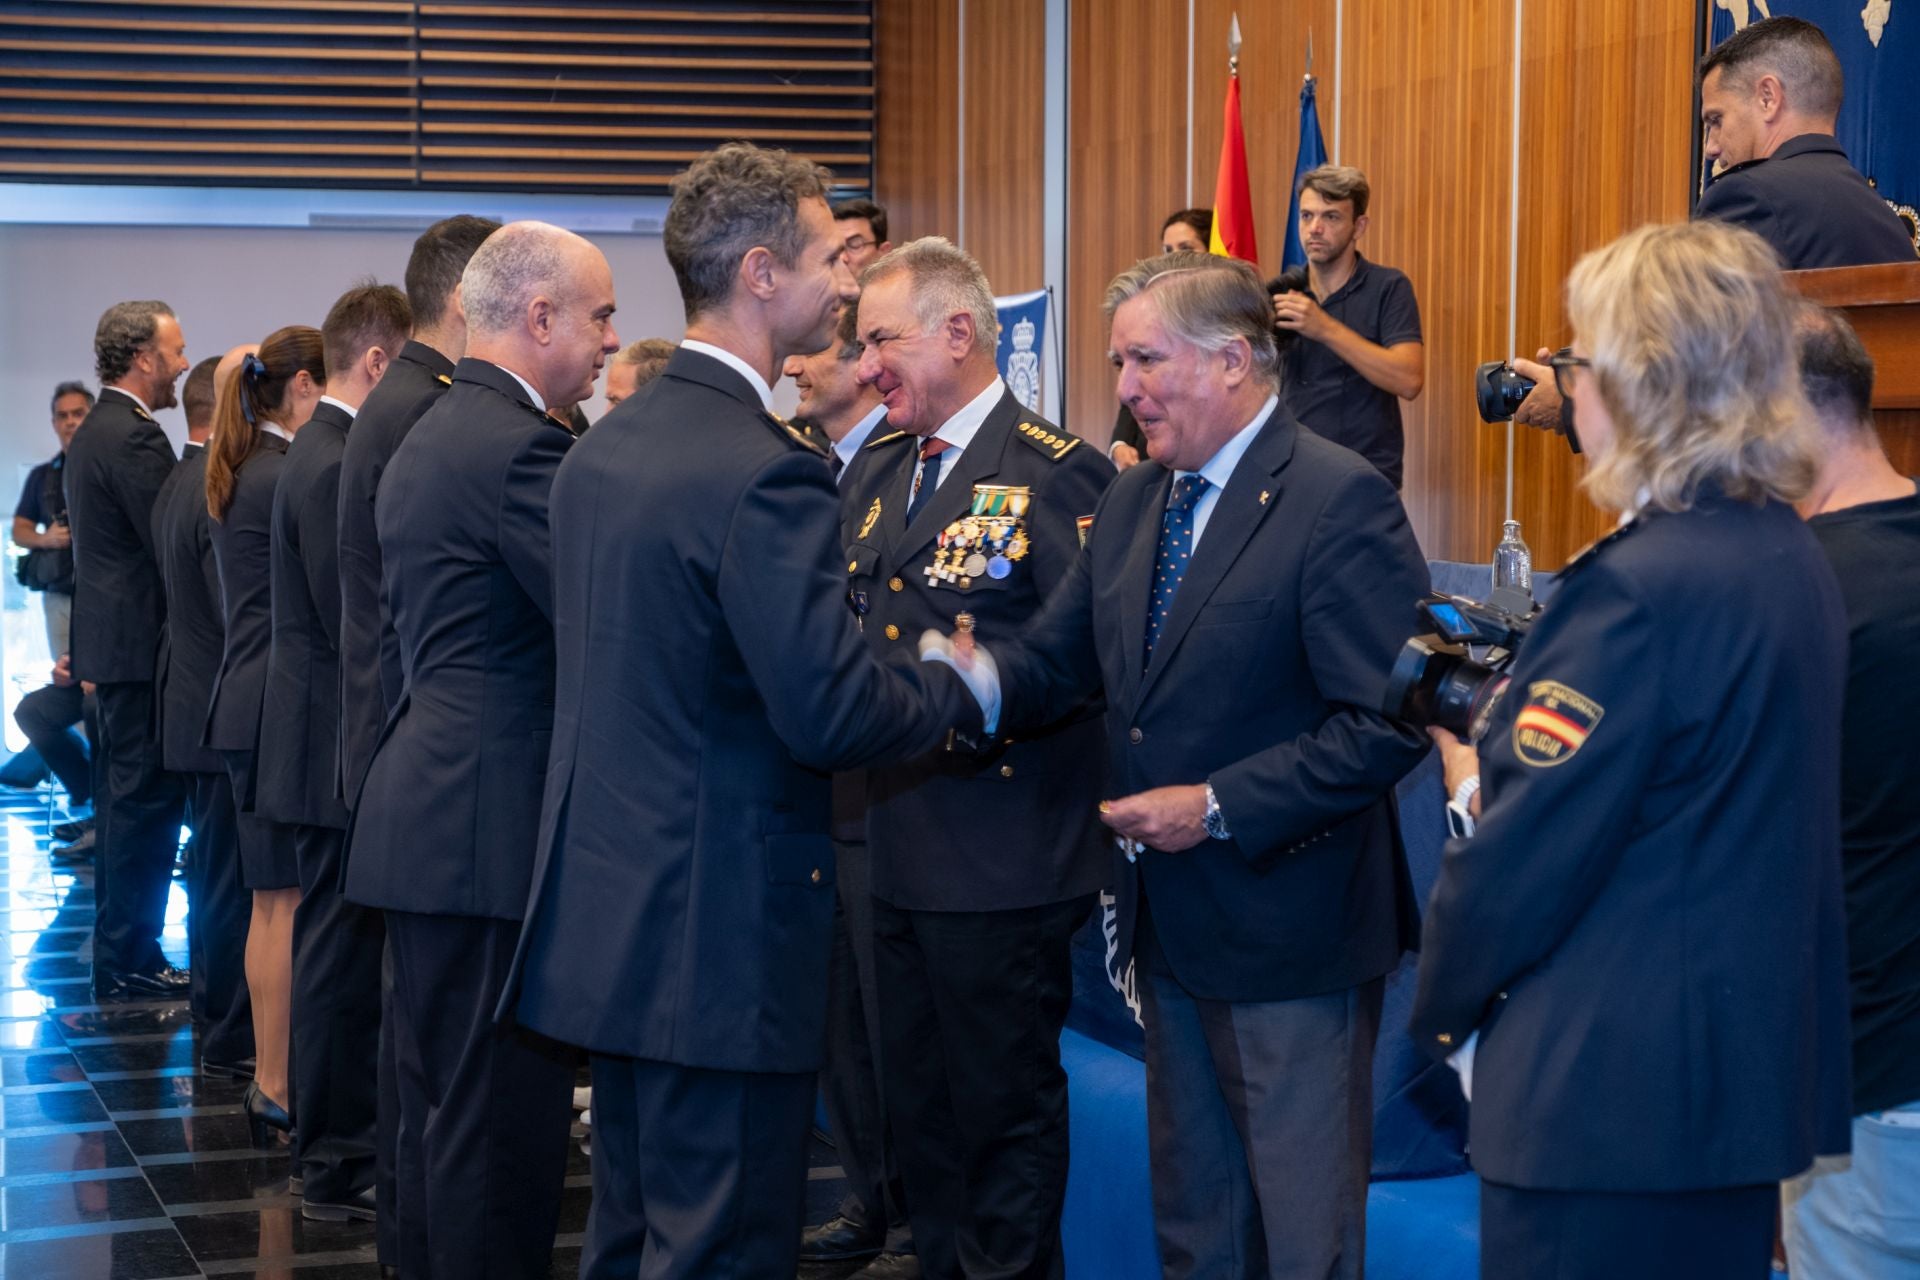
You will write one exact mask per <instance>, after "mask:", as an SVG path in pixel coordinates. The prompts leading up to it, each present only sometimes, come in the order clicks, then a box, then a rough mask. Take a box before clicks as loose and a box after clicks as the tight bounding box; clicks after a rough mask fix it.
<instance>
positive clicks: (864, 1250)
mask: <svg viewBox="0 0 1920 1280" xmlns="http://www.w3.org/2000/svg"><path fill="white" fill-rule="evenodd" d="M886 1236H887V1233H886V1231H885V1229H884V1228H883V1229H881V1230H879V1231H876V1230H874V1229H873V1228H872V1227H869V1226H867V1225H866V1224H865V1223H861V1222H855V1221H854V1220H853V1219H851V1218H848V1217H845V1216H835V1217H832V1218H828V1219H827V1220H826V1221H825V1222H823V1223H821V1224H820V1225H819V1226H817V1227H808V1228H807V1229H806V1231H805V1232H803V1233H802V1234H801V1236H800V1261H802V1262H852V1261H854V1260H855V1259H858V1258H874V1257H878V1256H879V1254H880V1247H881V1246H882V1245H884V1244H885V1243H886Z"/></svg>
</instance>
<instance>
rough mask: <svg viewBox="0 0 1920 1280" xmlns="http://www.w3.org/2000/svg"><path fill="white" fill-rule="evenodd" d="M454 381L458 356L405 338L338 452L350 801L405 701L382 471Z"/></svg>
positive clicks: (345, 771) (343, 760)
mask: <svg viewBox="0 0 1920 1280" xmlns="http://www.w3.org/2000/svg"><path fill="white" fill-rule="evenodd" d="M452 385H453V361H451V360H449V359H447V358H446V357H445V356H443V355H441V354H440V353H439V352H438V351H435V350H434V349H433V348H432V347H430V346H428V345H427V344H426V343H424V342H415V341H413V340H412V339H408V340H407V344H406V346H404V347H402V348H400V354H399V355H397V356H395V357H394V360H393V363H392V364H390V365H389V366H387V372H386V374H385V375H384V376H382V377H381V379H380V381H379V383H378V385H376V386H375V387H374V389H373V390H372V391H370V392H368V393H367V399H366V402H365V403H364V404H362V405H361V406H360V412H359V413H357V414H355V415H354V418H353V431H352V432H351V433H350V434H349V435H348V436H347V447H346V452H345V453H344V454H343V455H342V457H341V459H340V514H339V520H340V531H339V543H340V747H339V755H340V779H339V783H338V786H339V794H340V795H341V796H342V797H344V798H345V799H346V800H347V801H349V802H351V801H352V799H353V797H354V796H355V795H357V794H359V791H360V783H361V780H362V779H364V778H365V777H366V776H367V762H368V761H370V760H372V759H373V745H374V743H376V742H378V741H379V739H380V728H381V726H382V725H384V724H386V722H387V713H388V712H390V711H392V710H393V708H394V705H395V704H396V703H398V702H399V701H400V641H399V638H398V637H397V636H395V635H394V633H393V622H392V620H391V619H390V618H389V617H388V616H387V610H386V602H385V599H384V598H383V597H382V596H381V594H380V569H381V562H380V534H379V531H378V530H377V529H375V528H374V523H373V504H374V499H375V498H376V497H378V495H379V492H380V477H381V475H382V473H383V472H385V470H386V468H387V463H389V462H391V461H392V460H393V455H394V451H395V450H397V449H398V448H399V447H400V442H401V441H402V440H405V439H406V438H407V433H408V432H409V431H411V430H413V424H414V423H416V422H418V421H420V416H421V415H422V414H424V413H425V412H426V411H427V410H428V409H430V408H432V407H433V405H434V402H435V401H437V400H439V399H440V397H441V396H443V395H445V394H446V391H447V388H448V387H450V386H452Z"/></svg>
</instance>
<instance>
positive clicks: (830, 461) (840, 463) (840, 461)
mask: <svg viewBox="0 0 1920 1280" xmlns="http://www.w3.org/2000/svg"><path fill="white" fill-rule="evenodd" d="M846 469H847V461H846V459H845V458H842V457H841V456H840V451H839V450H838V449H833V450H831V451H829V452H828V454H827V470H828V472H829V473H831V474H832V476H833V482H834V483H835V484H839V483H840V473H841V472H842V471H845V470H846Z"/></svg>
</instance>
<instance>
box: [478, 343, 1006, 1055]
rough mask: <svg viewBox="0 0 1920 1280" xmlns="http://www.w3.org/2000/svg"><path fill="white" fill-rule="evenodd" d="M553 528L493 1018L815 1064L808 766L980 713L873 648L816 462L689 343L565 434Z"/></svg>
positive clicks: (623, 1051) (817, 854) (820, 865)
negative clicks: (523, 903)
mask: <svg viewBox="0 0 1920 1280" xmlns="http://www.w3.org/2000/svg"><path fill="white" fill-rule="evenodd" d="M553 539H554V565H555V615H554V623H555V631H556V633H557V637H558V642H559V669H560V687H559V700H558V704H557V707H556V712H555V717H554V743H553V761H552V766H551V768H550V770H549V773H548V778H547V798H546V806H545V810H544V813H543V815H542V819H541V828H540V857H539V864H538V867H537V869H536V872H535V879H534V891H533V899H532V902H531V903H530V904H529V907H528V912H527V924H526V927H525V929H523V930H522V932H521V937H520V947H519V952H518V954H517V955H516V957H515V960H514V973H513V975H512V976H511V977H510V978H509V980H508V987H507V990H506V993H505V995H504V996H503V998H502V1002H501V1007H502V1011H503V1013H511V1014H514V1015H516V1016H517V1017H518V1018H519V1020H520V1021H521V1022H523V1023H525V1024H526V1025H527V1026H529V1027H531V1028H533V1029H534V1030H535V1031H539V1032H542V1033H544V1034H546V1035H549V1036H553V1037H555V1038H556V1039H559V1040H563V1041H566V1042H568V1043H571V1044H578V1045H585V1046H586V1047H587V1048H589V1049H592V1050H594V1051H596V1052H600V1053H609V1054H620V1055H626V1056H633V1057H644V1058H651V1059H655V1060H657V1061H661V1062H672V1063H679V1064H682V1065H687V1066H695V1067H711V1068H716V1069H720V1070H731V1071H776V1072H802V1071H812V1070H814V1069H815V1068H816V1067H817V1066H818V1065H819V1063H820V1056H821V1048H822V1044H823V1042H824V1034H825V1020H826V1001H827V955H828V950H829V945H828V944H829V942H830V939H831V931H832V924H833V910H834V891H833V883H834V862H833V856H834V855H833V843H832V840H831V838H830V836H829V834H828V832H829V826H830V815H829V804H828V782H827V777H826V776H825V772H824V771H831V770H836V769H847V768H853V767H856V766H859V765H865V764H870V763H874V762H876V761H879V760H882V759H899V758H903V757H906V756H909V755H915V754H919V753H920V752H924V751H926V750H928V749H930V748H931V747H932V746H934V745H935V744H936V743H938V742H940V741H942V740H944V738H945V736H946V732H947V729H948V727H949V726H962V727H967V726H970V727H971V728H974V729H977V728H978V727H979V723H980V714H979V708H978V707H977V706H976V705H975V704H974V702H973V698H972V696H971V695H970V694H968V693H967V692H966V688H965V686H964V685H962V684H961V683H960V681H959V678H958V677H957V676H955V675H954V673H953V672H952V671H951V670H950V669H949V668H946V667H943V666H939V665H937V664H930V665H929V664H921V663H919V662H917V661H916V662H911V663H900V664H898V665H897V666H888V667H883V666H882V665H881V664H880V663H879V662H878V661H877V660H876V659H874V658H873V657H872V656H871V655H870V654H869V653H868V652H867V650H866V647H865V646H864V645H863V644H862V643H861V640H860V636H859V634H858V632H857V631H856V630H855V629H854V625H853V619H852V617H851V616H850V615H849V614H848V612H847V607H846V576H845V575H846V561H845V559H844V557H843V554H842V547H841V543H840V519H839V497H838V494H837V492H836V491H835V489H834V485H833V481H832V480H831V479H830V478H829V476H828V472H827V465H826V462H825V460H824V459H822V458H821V457H820V455H819V454H818V453H817V452H816V451H815V450H814V449H813V448H812V447H811V446H810V445H808V444H807V443H806V442H805V440H804V439H802V438H801V437H800V436H799V435H798V433H795V432H792V431H790V430H789V429H788V428H787V427H786V426H784V425H783V424H781V423H779V422H778V421H776V420H775V419H774V418H773V417H771V416H770V415H768V414H767V413H766V412H764V411H763V410H762V408H761V404H760V400H759V397H758V396H757V395H756V394H755V393H754V391H753V389H752V388H751V387H750V386H749V384H748V383H747V381H746V379H745V378H743V377H741V376H740V375H739V374H738V373H737V372H735V371H734V370H732V369H730V368H728V367H727V366H726V365H724V364H722V363H721V362H720V361H718V360H715V359H713V358H712V357H710V356H707V355H704V354H702V353H700V352H696V351H688V350H685V349H682V350H680V351H678V352H676V353H675V354H674V356H673V358H672V359H671V360H669V361H668V363H667V367H666V371H665V373H664V374H663V375H662V376H661V377H660V378H659V379H658V380H657V381H655V382H654V383H653V384H652V385H650V386H649V387H648V388H647V389H646V390H644V391H643V392H641V394H640V395H638V396H635V397H634V398H632V399H630V400H628V401H626V402H624V403H622V404H621V405H620V406H619V407H617V408H616V409H615V410H614V411H613V412H612V413H611V414H609V415H608V416H607V417H606V418H604V419H602V420H601V421H600V422H599V423H598V424H596V425H595V426H594V428H593V430H592V431H591V432H590V433H589V434H588V435H587V436H586V438H584V439H583V440H581V442H580V443H579V445H578V446H576V447H575V449H574V451H573V454H572V455H571V456H570V457H569V458H568V459H567V462H566V465H565V466H563V467H562V468H561V469H560V478H559V479H558V480H557V481H556V482H555V484H554V492H553Z"/></svg>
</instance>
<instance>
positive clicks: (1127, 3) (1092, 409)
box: [1061, 0, 1217, 444]
mask: <svg viewBox="0 0 1920 1280" xmlns="http://www.w3.org/2000/svg"><path fill="white" fill-rule="evenodd" d="M1068 13H1069V17H1068V22H1067V28H1068V45H1069V54H1068V67H1069V71H1068V85H1067V278H1066V297H1065V298H1064V299H1063V301H1062V310H1063V312H1064V318H1065V335H1066V366H1067V378H1066V381H1067V398H1066V410H1065V413H1064V414H1063V417H1064V419H1065V420H1064V422H1063V423H1062V424H1061V425H1063V426H1065V427H1067V428H1068V429H1069V430H1071V431H1073V432H1075V433H1076V434H1078V435H1083V436H1085V437H1087V438H1088V439H1089V440H1092V441H1094V442H1096V443H1100V444H1104V443H1105V442H1106V441H1107V439H1108V437H1109V436H1110V434H1111V433H1112V429H1113V419H1114V413H1115V410H1116V408H1117V404H1116V402H1115V400H1114V396H1113V370H1112V367H1111V366H1110V365H1109V364H1108V363H1107V334H1106V325H1105V323H1104V322H1103V321H1102V319H1101V315H1100V300H1101V297H1102V295H1103V294H1105V292H1106V288H1107V282H1108V281H1109V280H1111V279H1113V277H1114V276H1115V275H1117V274H1118V273H1119V272H1121V271H1122V270H1124V269H1125V268H1127V267H1128V266H1130V265H1132V264H1133V263H1135V262H1137V261H1139V259H1140V258H1141V256H1142V255H1144V254H1145V253H1147V252H1150V251H1152V250H1153V249H1155V248H1157V246H1158V245H1159V241H1158V240H1156V239H1155V238H1154V237H1156V236H1157V235H1159V233H1160V220H1161V219H1162V218H1164V217H1166V215H1167V214H1169V213H1171V212H1172V211H1173V210H1175V209H1178V208H1180V207H1181V204H1180V202H1181V199H1182V197H1184V196H1185V195H1186V180H1185V173H1186V163H1187V151H1186V148H1187V15H1186V7H1185V6H1184V5H1175V4H1169V3H1165V0H1072V2H1071V5H1070V7H1069V11H1068ZM1216 145H1217V144H1216Z"/></svg>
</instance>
